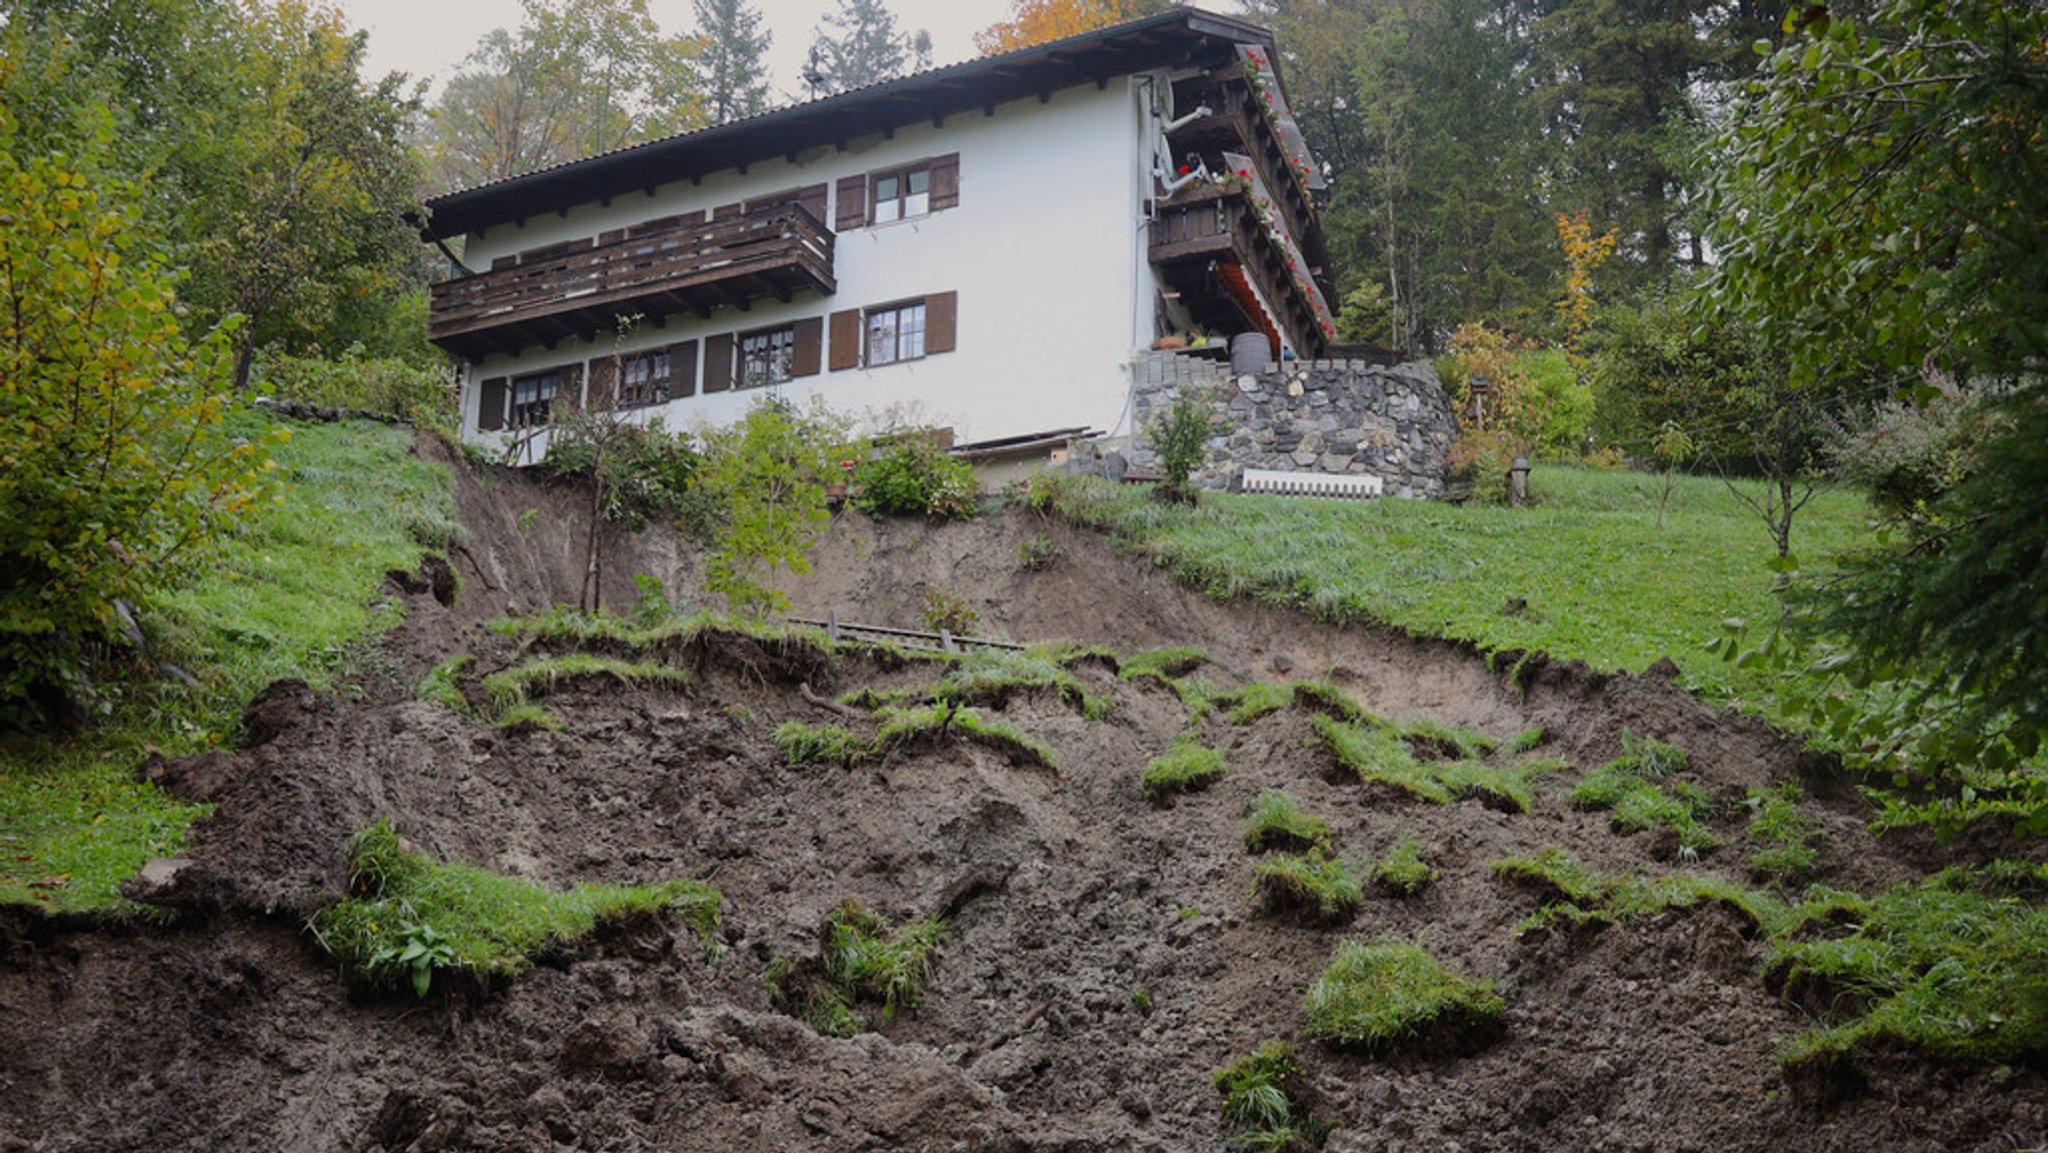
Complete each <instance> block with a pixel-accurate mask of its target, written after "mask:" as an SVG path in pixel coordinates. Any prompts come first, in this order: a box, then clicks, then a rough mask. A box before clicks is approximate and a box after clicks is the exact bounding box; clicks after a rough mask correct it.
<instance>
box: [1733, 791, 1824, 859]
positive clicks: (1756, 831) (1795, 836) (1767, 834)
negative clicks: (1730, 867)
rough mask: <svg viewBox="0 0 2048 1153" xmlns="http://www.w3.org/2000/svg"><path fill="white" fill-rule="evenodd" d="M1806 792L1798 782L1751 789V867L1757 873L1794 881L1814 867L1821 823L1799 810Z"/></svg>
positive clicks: (1817, 853) (1817, 854) (1817, 855)
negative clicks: (1816, 822)
mask: <svg viewBox="0 0 2048 1153" xmlns="http://www.w3.org/2000/svg"><path fill="white" fill-rule="evenodd" d="M1803 795H1804V794H1803V793H1802V791H1801V790H1800V788H1799V782H1797V781H1786V782H1785V783H1783V784H1781V785H1778V786H1776V787H1774V788H1769V789H1751V790H1750V791H1749V802H1748V803H1749V811H1750V818H1749V843H1750V845H1751V846H1752V848H1751V849H1750V853H1749V867H1750V869H1751V870H1752V871H1753V872H1755V873H1757V874H1759V875H1761V876H1766V877H1778V878H1783V879H1787V880H1790V879H1795V878H1798V877H1801V876H1804V875H1805V874H1806V873H1807V871H1808V870H1810V869H1812V868H1813V863H1814V861H1815V860H1816V859H1818V857H1819V855H1820V854H1819V852H1818V850H1816V849H1815V848H1814V841H1815V840H1816V839H1818V837H1819V836H1820V826H1818V825H1817V824H1815V823H1814V820H1813V818H1811V817H1809V816H1807V815H1806V814H1805V813H1803V812H1801V811H1800V810H1799V801H1800V798H1801V797H1802V796H1803Z"/></svg>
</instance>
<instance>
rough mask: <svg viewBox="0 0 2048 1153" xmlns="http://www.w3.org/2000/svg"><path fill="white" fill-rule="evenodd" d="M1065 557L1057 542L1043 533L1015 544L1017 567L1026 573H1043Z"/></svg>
mask: <svg viewBox="0 0 2048 1153" xmlns="http://www.w3.org/2000/svg"><path fill="white" fill-rule="evenodd" d="M1065 555H1066V550H1065V549H1063V548H1061V547H1060V545H1059V542H1058V541H1056V540H1054V539H1052V538H1051V537H1049V536H1047V535H1045V534H1044V533H1039V534H1038V535H1036V536H1028V537H1025V538H1024V539H1023V540H1020V541H1018V542H1017V566H1018V567H1019V568H1022V569H1023V570H1024V571H1026V572H1044V571H1045V570H1046V569H1049V568H1051V567H1052V566H1053V565H1055V564H1058V563H1059V559H1060V558H1061V557H1063V556H1065Z"/></svg>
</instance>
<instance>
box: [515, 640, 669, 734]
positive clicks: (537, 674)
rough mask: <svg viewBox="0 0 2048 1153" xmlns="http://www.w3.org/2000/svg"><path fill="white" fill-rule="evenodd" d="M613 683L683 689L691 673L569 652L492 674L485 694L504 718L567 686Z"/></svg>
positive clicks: (654, 665) (660, 666) (661, 666)
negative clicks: (586, 683) (514, 710)
mask: <svg viewBox="0 0 2048 1153" xmlns="http://www.w3.org/2000/svg"><path fill="white" fill-rule="evenodd" d="M588 680H611V681H616V682H618V683H620V684H625V685H665V686H669V687H673V688H680V687H682V686H684V685H687V684H689V683H690V674H689V673H687V672H684V671H683V670H682V669H672V668H668V667H666V666H663V665H656V664H646V663H634V662H629V661H622V660H619V659H618V658H616V657H597V656H590V655H589V654H587V653H569V654H567V655H565V656H559V657H545V658H542V659H539V660H533V661H528V662H527V663H525V664H523V665H519V666H518V667H516V668H510V669H506V670H504V671H503V672H496V673H492V674H491V675H490V676H487V677H485V678H484V681H483V686H484V692H485V693H486V694H487V695H488V696H489V697H490V701H491V706H492V708H494V709H496V710H497V712H498V714H499V716H500V718H501V719H502V718H503V716H504V714H506V713H507V712H509V711H510V710H512V709H514V708H517V707H519V706H520V705H524V704H530V703H531V702H532V700H533V698H535V697H544V696H547V695H549V694H551V693H553V692H554V691H555V690H556V689H558V688H560V687H561V686H562V685H564V684H573V683H576V682H578V681H588Z"/></svg>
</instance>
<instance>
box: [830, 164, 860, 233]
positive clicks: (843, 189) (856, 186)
mask: <svg viewBox="0 0 2048 1153" xmlns="http://www.w3.org/2000/svg"><path fill="white" fill-rule="evenodd" d="M867 222H868V178H867V174H866V173H862V174H861V175H859V176H842V177H840V178H839V211H838V213H837V214H835V215H834V217H833V221H832V227H833V229H834V230H835V231H838V232H845V231H847V230H848V229H852V228H859V227H861V226H862V225H864V224H866V223H867Z"/></svg>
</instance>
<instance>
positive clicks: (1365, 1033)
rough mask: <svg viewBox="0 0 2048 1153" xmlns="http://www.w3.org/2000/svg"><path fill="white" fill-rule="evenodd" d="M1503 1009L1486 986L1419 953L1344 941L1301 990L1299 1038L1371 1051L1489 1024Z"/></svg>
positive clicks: (1405, 946)
mask: <svg viewBox="0 0 2048 1153" xmlns="http://www.w3.org/2000/svg"><path fill="white" fill-rule="evenodd" d="M1504 1008H1505V1005H1504V1004H1503V1003H1502V1002H1501V999H1500V998H1499V997H1498V996H1496V995H1495V994H1494V991H1493V984H1492V982H1490V981H1472V980H1469V979H1467V978H1464V977H1461V976H1459V975H1458V974H1456V973H1453V972H1451V971H1450V970H1448V969H1445V968H1444V967H1443V966H1442V965H1441V964H1439V963H1438V962H1437V960H1436V958H1434V957H1431V956H1430V955H1429V954H1428V953H1427V952H1425V951H1424V950H1423V949H1422V948H1421V947H1420V946H1417V945H1414V944H1410V943H1408V942H1406V941H1401V940H1394V939H1388V940H1382V941H1379V942H1377V943H1374V944H1371V945H1362V944H1359V943H1358V942H1356V941H1346V942H1344V943H1343V944H1341V945H1339V946H1338V947H1337V952H1336V955H1335V956H1334V957H1332V958H1331V960H1330V966H1329V968H1327V969H1324V970H1323V973H1322V975H1321V976H1319V977H1317V978H1316V980H1315V983H1314V984H1312V985H1310V986H1309V989H1308V1000H1307V1009H1308V1024H1307V1026H1306V1027H1305V1028H1304V1030H1303V1031H1304V1032H1306V1033H1307V1034H1308V1035H1309V1036H1310V1037H1313V1038H1315V1039H1316V1040H1319V1041H1323V1042H1327V1043H1329V1044H1332V1045H1337V1046H1341V1047H1351V1048H1361V1049H1365V1050H1368V1051H1379V1050H1384V1049H1386V1048H1389V1047H1391V1046H1393V1045H1394V1044H1396V1043H1397V1042H1400V1041H1403V1040H1406V1039H1408V1038H1411V1037H1414V1036H1415V1035H1417V1034H1418V1033H1420V1032H1421V1031H1422V1030H1424V1029H1425V1028H1430V1027H1441V1026H1449V1027H1453V1028H1460V1029H1472V1028H1475V1027H1483V1026H1487V1025H1490V1024H1493V1023H1496V1022H1498V1021H1499V1019H1500V1016H1501V1013H1502V1011H1503V1009H1504Z"/></svg>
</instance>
